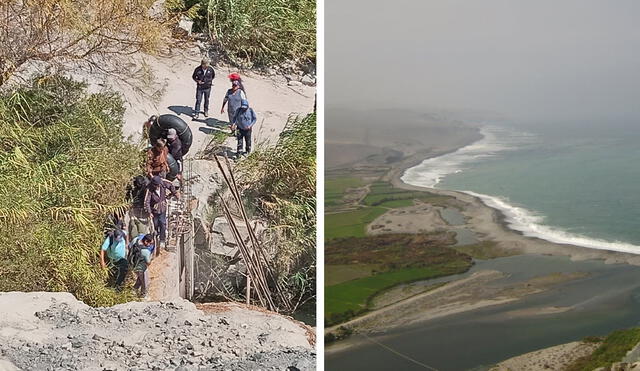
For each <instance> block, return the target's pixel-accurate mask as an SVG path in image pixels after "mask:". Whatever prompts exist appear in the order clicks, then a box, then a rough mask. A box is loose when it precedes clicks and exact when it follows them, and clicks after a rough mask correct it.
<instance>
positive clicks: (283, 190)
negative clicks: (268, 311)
mask: <svg viewBox="0 0 640 371" xmlns="http://www.w3.org/2000/svg"><path fill="white" fill-rule="evenodd" d="M238 170H239V173H240V175H241V176H240V177H238V178H239V179H240V180H239V181H241V182H242V185H241V186H242V187H244V194H245V195H247V196H249V198H252V199H254V200H255V204H256V207H257V211H258V213H259V214H260V215H262V216H264V217H265V218H266V219H267V220H269V223H270V225H269V229H268V230H267V234H266V238H265V242H266V244H267V245H268V246H274V247H275V257H274V261H273V264H274V268H275V271H276V272H277V273H278V274H279V279H280V280H282V281H283V282H284V284H285V285H287V287H289V289H290V294H291V296H292V299H295V300H294V302H295V301H297V300H298V299H299V298H301V300H302V301H304V300H306V299H310V298H312V297H314V295H315V277H316V275H315V269H316V115H315V113H314V114H310V115H308V116H306V117H305V118H293V119H291V120H289V122H288V123H287V125H286V126H285V129H284V131H283V132H282V133H281V134H280V139H279V140H278V143H277V144H276V146H275V147H268V148H258V149H257V150H256V151H254V152H253V153H251V155H250V156H249V157H248V158H246V159H245V160H243V161H242V162H240V164H239V167H238Z"/></svg>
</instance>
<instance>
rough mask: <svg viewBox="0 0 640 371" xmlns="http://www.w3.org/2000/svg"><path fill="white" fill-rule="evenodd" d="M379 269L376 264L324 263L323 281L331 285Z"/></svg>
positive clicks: (326, 284)
mask: <svg viewBox="0 0 640 371" xmlns="http://www.w3.org/2000/svg"><path fill="white" fill-rule="evenodd" d="M379 271H380V266H379V265H378V264H325V265H324V283H325V286H331V285H335V284H338V283H342V282H346V281H350V280H355V279H356V278H362V277H369V276H371V275H373V274H374V273H375V272H379Z"/></svg>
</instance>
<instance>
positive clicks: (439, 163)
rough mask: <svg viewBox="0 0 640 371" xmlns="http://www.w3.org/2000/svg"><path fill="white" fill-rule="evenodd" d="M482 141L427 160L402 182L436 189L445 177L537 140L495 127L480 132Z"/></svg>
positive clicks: (407, 171) (488, 126)
mask: <svg viewBox="0 0 640 371" xmlns="http://www.w3.org/2000/svg"><path fill="white" fill-rule="evenodd" d="M480 134H482V139H480V140H478V141H476V142H474V143H472V144H470V145H468V146H465V147H462V148H460V149H458V150H457V151H455V152H451V153H448V154H445V155H442V156H438V157H433V158H428V159H426V160H424V161H422V163H421V164H420V165H418V166H414V167H412V168H409V169H407V170H406V171H405V172H404V174H403V175H402V178H401V179H402V181H403V182H405V183H407V184H415V185H420V186H423V187H431V188H433V187H436V186H437V185H438V183H440V181H441V180H442V179H443V178H444V177H445V176H447V175H451V174H457V173H460V172H462V171H464V169H465V168H466V167H468V166H469V165H471V164H472V163H475V162H478V161H481V160H484V159H487V158H490V157H494V156H496V155H498V154H499V153H501V152H505V151H511V150H515V149H518V148H522V146H524V145H527V144H530V143H532V142H534V141H535V140H536V136H535V135H533V134H530V133H523V132H516V131H513V130H509V129H505V128H502V127H498V126H491V125H486V126H483V127H482V128H481V129H480Z"/></svg>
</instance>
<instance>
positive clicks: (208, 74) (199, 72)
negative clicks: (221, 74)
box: [191, 58, 216, 118]
mask: <svg viewBox="0 0 640 371" xmlns="http://www.w3.org/2000/svg"><path fill="white" fill-rule="evenodd" d="M215 77H216V73H215V71H214V70H213V67H211V66H209V59H207V58H204V59H202V63H201V64H200V65H199V66H198V67H196V69H195V70H194V71H193V75H191V78H192V79H193V81H195V82H196V84H197V85H196V107H195V109H194V118H198V115H199V114H200V103H201V102H202V97H203V96H204V116H205V117H207V116H209V96H210V95H211V85H212V84H213V79H214V78H215Z"/></svg>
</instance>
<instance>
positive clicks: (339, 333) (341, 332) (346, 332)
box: [324, 326, 353, 344]
mask: <svg viewBox="0 0 640 371" xmlns="http://www.w3.org/2000/svg"><path fill="white" fill-rule="evenodd" d="M352 334H353V329H351V328H350V327H346V326H340V327H338V328H337V329H336V330H335V331H333V332H329V333H328V334H326V335H325V336H324V343H325V344H330V343H333V342H335V341H338V340H342V339H346V338H348V337H349V336H351V335H352Z"/></svg>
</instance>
